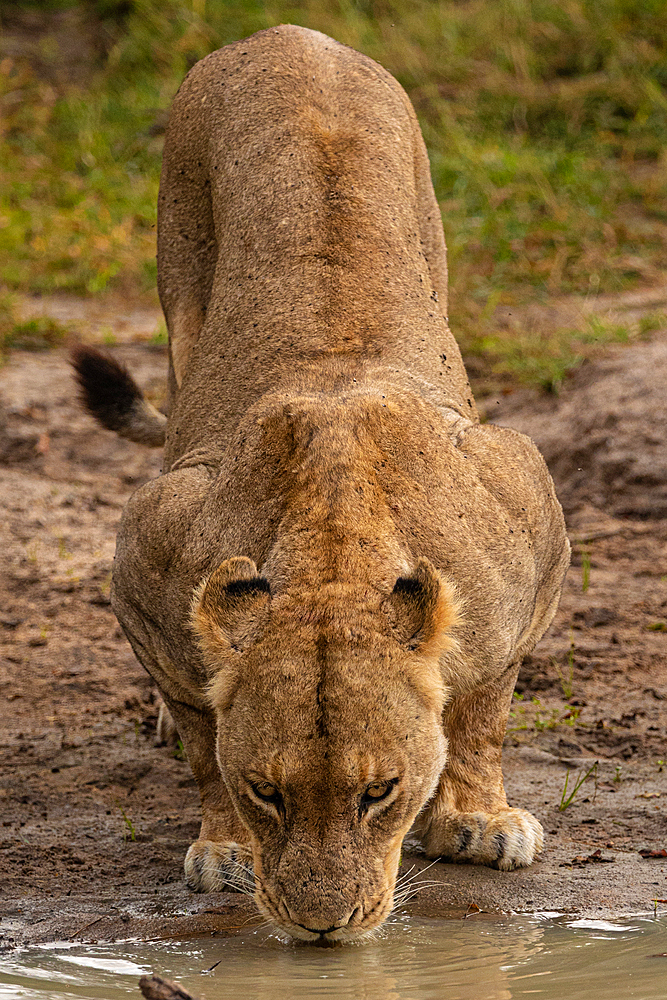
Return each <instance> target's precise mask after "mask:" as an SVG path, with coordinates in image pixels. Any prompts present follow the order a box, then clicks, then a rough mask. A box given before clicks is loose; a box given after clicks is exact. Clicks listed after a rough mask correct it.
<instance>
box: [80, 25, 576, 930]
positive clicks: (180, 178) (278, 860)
mask: <svg viewBox="0 0 667 1000" xmlns="http://www.w3.org/2000/svg"><path fill="white" fill-rule="evenodd" d="M158 261H159V293H160V299H161V302H162V305H163V308H164V312H165V316H166V319H167V326H168V329H169V355H170V364H169V396H170V399H169V418H168V422H167V423H166V435H165V430H164V423H165V418H163V417H161V416H160V414H158V413H157V412H156V411H155V410H153V409H152V408H151V407H150V406H149V405H148V404H147V403H146V402H145V401H144V400H143V397H142V396H141V394H140V392H139V390H138V389H137V387H136V385H135V384H134V383H133V381H132V380H131V378H130V377H129V375H128V374H127V372H125V371H123V370H122V369H120V368H119V367H118V366H115V365H114V364H113V363H109V362H108V361H105V360H104V359H103V358H102V356H100V355H96V354H95V353H94V352H91V351H86V350H85V349H82V350H81V351H80V352H79V353H78V356H77V359H76V363H77V366H78V369H79V377H80V379H81V381H82V384H83V388H84V394H85V395H86V397H87V401H88V405H89V407H90V408H91V409H92V411H93V412H94V413H96V415H98V416H99V417H100V419H102V420H103V422H105V423H106V425H107V426H109V427H112V428H113V429H115V430H118V431H120V432H121V433H123V434H125V435H126V436H127V437H129V438H131V439H133V440H136V441H143V442H148V443H151V444H156V445H157V444H160V443H162V441H163V440H164V442H165V454H164V473H163V475H162V476H160V478H159V479H157V480H155V481H153V482H150V483H148V484H147V485H146V486H144V487H142V488H141V489H140V490H138V491H137V492H136V493H135V495H134V496H133V497H132V499H131V500H130V502H129V504H128V505H127V508H126V510H125V513H124V516H123V520H122V524H121V528H120V533H119V536H118V545H117V553H116V560H115V565H114V574H113V606H114V610H115V612H116V614H117V616H118V619H119V621H120V622H121V624H122V626H123V629H124V630H125V633H126V635H127V636H128V638H129V640H130V642H131V643H132V646H133V648H134V650H135V652H136V654H137V656H138V658H139V659H140V661H141V662H142V663H143V665H144V666H145V667H146V669H147V670H148V671H149V672H150V674H151V675H152V676H153V677H154V678H155V680H156V682H157V684H158V685H159V687H160V690H161V692H162V694H163V696H164V699H165V702H166V704H167V705H168V707H169V709H170V711H171V713H172V715H173V717H174V719H175V721H176V724H177V727H178V731H179V733H180V735H181V738H182V740H183V744H184V746H185V748H186V750H187V756H188V760H189V761H190V765H191V767H192V770H193V773H194V775H195V778H196V779H197V783H198V785H199V789H200V793H201V806H202V826H201V833H200V836H199V839H198V840H197V841H195V843H194V844H192V846H191V847H190V849H189V851H188V853H187V857H186V860H185V870H186V874H187V880H188V883H189V885H190V886H191V887H192V888H194V889H197V890H200V891H210V890H217V889H222V888H223V887H225V886H226V885H227V884H229V882H230V881H232V882H233V880H234V874H235V871H236V870H237V865H238V864H239V863H240V864H241V865H245V866H246V867H247V868H248V869H249V866H250V865H251V864H252V868H253V871H254V885H255V896H256V900H257V904H258V906H259V908H260V909H261V910H262V911H263V912H264V913H265V914H266V915H268V916H269V917H270V918H271V919H272V920H273V921H274V923H275V924H277V925H278V927H280V928H282V930H283V931H285V932H287V933H288V934H290V935H293V936H294V937H297V938H302V939H304V940H306V941H316V940H318V939H323V940H327V941H331V940H343V939H349V938H353V937H356V936H359V935H361V934H364V933H366V932H368V931H370V930H371V929H372V928H375V927H377V926H378V925H379V924H381V923H382V921H383V920H384V919H385V918H386V917H387V915H388V913H389V912H390V910H391V908H392V904H393V890H394V884H395V877H396V871H397V866H398V863H399V856H400V852H401V844H402V842H403V838H404V837H405V835H406V834H407V833H408V831H409V830H411V829H412V830H413V832H414V833H415V834H416V835H417V836H418V837H419V838H421V842H422V844H423V846H424V849H425V851H426V854H427V856H428V857H431V858H437V857H443V858H446V859H448V860H449V861H461V862H470V863H474V864H485V865H491V866H495V867H497V868H502V869H511V868H515V867H519V866H522V865H528V864H530V862H531V861H532V860H533V858H534V857H535V854H536V853H537V852H538V851H539V850H540V848H541V847H542V829H541V826H540V824H539V822H538V821H537V820H536V819H535V818H534V817H533V816H531V815H530V813H528V812H525V811H524V810H522V809H515V808H510V807H509V806H508V804H507V800H506V798H505V792H504V789H503V779H502V772H501V746H502V742H503V736H504V733H505V726H506V721H507V715H508V710H509V705H510V701H511V698H512V692H513V690H514V684H515V680H516V676H517V671H518V668H519V663H520V661H521V658H522V656H523V655H524V654H525V653H527V652H529V651H530V650H531V649H532V648H533V647H534V645H535V643H536V642H537V640H538V639H539V638H540V636H541V635H542V634H543V632H544V631H545V629H546V628H547V626H548V625H549V623H550V621H551V619H552V617H553V614H554V611H555V609H556V604H557V601H558V597H559V592H560V589H561V584H562V580H563V576H564V573H565V570H566V567H567V564H568V544H567V540H566V536H565V530H564V525H563V517H562V513H561V509H560V507H559V504H558V502H557V500H556V497H555V494H554V489H553V485H552V482H551V479H550V477H549V474H548V472H547V469H546V467H545V465H544V462H543V461H542V459H541V457H540V455H539V454H538V452H537V450H536V448H535V447H534V445H533V444H532V443H531V441H530V440H529V439H528V438H526V437H524V436H522V435H521V434H517V433H515V432H513V431H511V430H503V429H501V428H499V427H494V426H489V425H485V426H482V425H480V423H479V418H478V415H477V411H476V408H475V404H474V402H473V399H472V395H471V392H470V387H469V385H468V380H467V378H466V374H465V371H464V368H463V364H462V361H461V356H460V353H459V349H458V347H457V345H456V343H455V341H454V339H453V337H452V335H451V333H450V331H449V329H448V325H447V268H446V262H445V244H444V237H443V232H442V226H441V219H440V214H439V210H438V206H437V203H436V200H435V196H434V193H433V188H432V186H431V180H430V175H429V166H428V159H427V155H426V150H425V148H424V143H423V141H422V138H421V134H420V131H419V127H418V124H417V120H416V117H415V114H414V111H413V109H412V107H411V105H410V102H409V100H408V98H407V96H406V94H405V93H404V91H403V90H402V89H401V87H400V86H399V84H398V83H397V82H396V81H395V80H394V79H393V78H392V77H391V76H390V75H389V73H387V72H385V70H384V69H382V67H380V66H379V65H377V63H375V62H373V61H372V60H371V59H368V58H366V57H365V56H363V55H360V54H359V53H357V52H354V51H353V50H351V49H349V48H345V47H344V46H342V45H339V44H338V43H336V42H335V41H332V40H331V39H330V38H327V37H326V36H325V35H322V34H320V33H318V32H314V31H308V30H306V29H304V28H298V27H291V26H289V25H285V26H282V27H279V28H275V29H271V30H268V31H263V32H260V33H258V34H256V35H254V36H253V37H252V38H249V39H246V40H245V41H242V42H237V43H235V44H233V45H229V46H227V47H226V48H223V49H221V50H219V51H217V52H213V53H212V54H211V55H209V56H207V57H206V58H205V59H203V60H202V61H201V62H199V63H197V65H196V66H195V67H194V68H193V69H192V70H191V71H190V73H189V74H188V76H187V77H186V79H185V81H184V83H183V85H182V86H181V89H180V91H179V93H178V95H177V97H176V99H175V101H174V105H173V109H172V112H171V118H170V122H169V127H168V131H167V137H166V145H165V152H164V166H163V170H162V180H161V186H160V198H159V227H158Z"/></svg>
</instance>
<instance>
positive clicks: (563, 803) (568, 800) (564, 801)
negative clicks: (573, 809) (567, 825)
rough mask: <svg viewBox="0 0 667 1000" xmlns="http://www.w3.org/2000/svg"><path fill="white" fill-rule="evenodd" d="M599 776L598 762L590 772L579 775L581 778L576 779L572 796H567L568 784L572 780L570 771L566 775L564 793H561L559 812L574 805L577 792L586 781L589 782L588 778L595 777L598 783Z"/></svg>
mask: <svg viewBox="0 0 667 1000" xmlns="http://www.w3.org/2000/svg"><path fill="white" fill-rule="evenodd" d="M597 775H598V762H597V761H596V762H595V763H594V764H593V765H592V767H589V769H588V771H582V772H581V773H580V774H579V776H578V777H577V778H576V780H575V782H574V784H573V785H572V786H571V787H570V794H569V795H568V794H567V793H568V784H569V780H570V771H569V770H568V771H567V772H566V774H565V784H564V785H563V791H562V792H561V796H560V804H559V806H558V811H559V812H565V810H566V809H567V808H568V807H569V806H570V805H572V803H573V801H574V799H575V796H576V794H577V792H578V791H579V789H580V788H581V786H582V785H583V783H584V782H585V781H587V780H588V778H590V777H594V778H595V781H596V782H597ZM596 787H597V785H596Z"/></svg>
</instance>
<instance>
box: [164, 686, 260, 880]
mask: <svg viewBox="0 0 667 1000" xmlns="http://www.w3.org/2000/svg"><path fill="white" fill-rule="evenodd" d="M167 703H168V706H169V710H170V712H171V714H172V716H173V717H174V722H175V724H176V727H177V729H178V733H179V736H180V738H181V740H182V741H183V747H184V748H185V752H186V754H187V757H188V762H189V764H190V767H191V768H192V773H193V775H194V778H195V781H196V782H197V785H198V787H199V795H200V798H201V811H202V823H201V829H200V831H199V837H198V838H197V840H195V842H194V843H193V844H191V845H190V847H189V849H188V852H187V854H186V856H185V878H186V881H187V884H188V887H189V888H190V889H193V890H194V891H195V892H223V891H227V892H230V891H231V892H247V891H251V890H252V887H253V885H254V879H253V872H252V851H251V850H250V847H249V845H248V833H247V831H246V829H245V827H244V826H243V824H242V823H241V821H240V819H239V817H238V814H237V812H236V809H235V808H234V805H233V803H232V800H231V798H230V797H229V792H228V791H227V789H226V787H225V783H224V781H223V780H222V775H221V774H220V768H219V767H218V762H217V758H216V748H215V744H216V730H215V719H214V718H213V715H212V713H209V712H202V711H199V710H198V709H195V708H192V707H191V706H189V705H185V704H183V703H182V702H174V701H171V700H168V701H167Z"/></svg>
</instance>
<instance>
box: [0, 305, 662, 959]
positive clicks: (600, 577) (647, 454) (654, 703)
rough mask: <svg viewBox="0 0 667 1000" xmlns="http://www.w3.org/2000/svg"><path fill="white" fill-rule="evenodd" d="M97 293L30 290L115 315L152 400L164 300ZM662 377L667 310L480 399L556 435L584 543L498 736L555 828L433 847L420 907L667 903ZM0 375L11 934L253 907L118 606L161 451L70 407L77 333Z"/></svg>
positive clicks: (159, 929) (5, 862) (2, 867)
mask: <svg viewBox="0 0 667 1000" xmlns="http://www.w3.org/2000/svg"><path fill="white" fill-rule="evenodd" d="M95 308H96V309H97V312H95V309H93V310H91V308H90V306H89V305H86V304H85V303H83V304H82V303H76V302H74V301H72V300H69V301H68V300H62V301H60V302H50V303H49V302H46V303H44V302H42V303H40V302H38V301H37V302H33V303H32V304H31V305H30V308H29V311H31V313H32V314H33V315H34V314H36V313H38V312H40V311H44V312H48V314H50V315H58V312H57V311H58V310H60V318H61V319H65V320H67V319H68V316H69V317H70V318H71V317H72V316H74V317H76V315H80V322H79V324H78V326H79V330H81V331H82V332H83V335H84V336H85V337H86V339H88V340H91V341H98V342H99V341H100V339H106V340H107V341H108V340H110V339H111V337H110V336H109V330H110V329H111V331H112V333H113V334H114V339H115V340H116V341H117V346H114V347H112V348H110V350H111V351H112V353H114V354H115V355H116V356H118V357H120V358H121V359H122V360H123V361H125V362H127V363H128V365H129V366H130V367H131V369H132V371H133V372H134V373H135V375H136V377H137V379H138V381H139V382H140V383H141V384H142V385H143V386H144V387H147V389H148V391H149V393H150V394H151V397H152V398H153V400H154V401H157V402H158V403H159V402H160V399H161V396H162V393H163V391H164V390H163V387H164V379H165V371H166V355H165V349H164V348H163V347H159V346H155V345H153V344H151V342H150V336H151V333H152V331H153V330H154V329H155V327H156V326H157V324H158V320H159V317H158V316H157V314H156V313H154V312H153V311H151V310H143V311H142V310H138V311H137V310H134V311H132V310H129V309H126V311H125V312H124V311H123V309H122V308H120V309H116V310H115V311H113V314H112V315H107V314H105V313H104V309H103V308H102V307H95ZM107 308H108V307H107ZM68 310H69V313H68ZM77 310H78V313H77ZM91 317H92V319H91ZM666 383H667V331H663V332H661V333H658V334H657V335H656V336H655V337H654V339H653V341H652V342H651V343H648V344H642V345H640V346H635V347H632V348H626V349H623V350H621V349H618V350H617V351H616V352H615V353H614V354H611V355H609V356H608V357H607V358H605V359H604V360H603V361H600V362H596V363H594V364H590V365H588V366H587V367H585V368H583V369H582V370H581V371H580V372H579V373H578V374H577V376H576V377H575V378H573V379H572V380H571V381H570V382H569V383H568V384H567V385H566V387H565V388H564V390H563V391H562V393H561V395H560V396H559V397H543V396H538V395H536V394H531V393H529V392H525V393H524V392H516V393H513V394H510V395H507V396H502V397H499V398H498V399H487V400H484V401H482V403H483V406H482V408H483V410H484V412H485V413H486V414H487V416H488V418H489V419H493V420H496V421H498V422H501V423H504V424H507V425H512V426H515V427H517V428H519V429H521V430H525V431H527V432H528V433H530V434H531V435H532V436H533V437H534V438H535V439H536V440H537V442H538V444H540V446H541V447H542V448H543V450H544V453H545V455H546V457H547V459H548V461H549V463H550V466H551V468H552V471H553V473H554V476H555V478H556V482H557V486H558V489H559V493H560V496H561V498H562V501H563V504H564V507H565V510H566V514H567V518H568V526H569V531H570V535H571V540H572V543H573V561H572V567H571V569H570V571H569V574H568V578H567V582H566V586H565V592H564V595H563V600H562V603H561V607H560V610H559V612H558V615H557V617H556V620H555V623H554V625H553V626H552V628H551V629H550V631H549V633H548V634H547V636H546V637H545V638H544V639H543V641H542V642H541V643H540V644H539V646H538V648H537V650H536V651H535V653H534V655H533V656H532V657H530V658H529V659H528V661H527V662H526V663H525V665H524V666H523V668H522V671H521V675H520V678H519V683H518V685H517V697H516V703H515V706H514V713H513V718H511V719H510V725H509V729H508V734H507V748H506V758H505V759H506V784H507V790H508V797H509V799H510V802H511V803H512V804H516V805H521V806H523V807H525V808H528V809H530V810H531V811H533V812H534V813H535V814H536V815H537V816H538V817H539V819H540V820H541V821H542V823H543V824H544V827H545V831H546V847H545V851H544V854H543V855H542V858H541V859H540V860H539V861H538V862H537V863H536V864H534V865H533V866H532V867H531V868H530V869H528V870H525V871H520V872H513V873H502V872H496V871H492V870H489V869H479V868H469V867H466V866H452V865H443V864H439V863H438V864H436V865H434V866H432V867H431V868H430V871H429V873H428V878H429V879H431V878H433V879H435V880H436V881H437V882H438V883H439V884H438V885H435V886H431V887H429V888H425V889H424V890H423V891H422V892H420V893H419V895H418V896H417V897H416V899H415V900H414V901H413V902H412V903H410V904H408V905H409V907H410V908H411V910H412V911H413V912H422V913H429V914H431V915H433V914H436V913H440V914H442V915H456V916H462V915H463V914H464V913H465V912H466V910H467V909H468V908H469V907H470V905H471V904H475V906H478V907H480V908H481V909H482V910H485V911H495V910H503V911H509V910H518V911H529V912H530V911H544V910H558V911H560V912H574V913H579V914H582V915H587V916H600V917H609V916H613V915H619V914H621V913H628V912H638V911H651V912H652V911H653V909H654V908H655V907H657V910H658V912H665V911H666V910H667V904H666V902H665V901H666V900H667V853H666V854H665V856H662V857H661V856H660V855H659V852H660V851H663V850H665V849H667V824H666V822H665V803H666V802H667V763H665V764H663V761H667V733H666V723H667V712H666V708H667V648H666V647H667V449H666V448H665V445H666V443H667V442H666V440H665V438H666V437H667V421H666V420H665V416H667V414H665V409H666V408H667V396H666V395H665V391H664V386H665V384H666ZM0 393H1V396H2V403H3V406H2V409H1V410H0V505H1V506H2V510H3V513H2V517H1V518H0V532H1V539H2V541H1V544H2V549H1V551H0V562H1V565H2V575H1V577H0V643H1V647H2V648H1V650H0V656H1V659H0V685H1V701H0V745H1V748H2V765H1V770H0V821H1V822H2V828H1V829H0V872H1V873H2V877H1V879H0V915H1V917H2V921H1V923H0V948H1V947H12V946H13V945H15V944H17V943H21V942H27V941H46V940H53V939H54V938H60V939H63V938H74V939H76V940H77V941H84V940H98V939H103V938H104V939H114V938H115V939H118V938H126V937H137V936H145V937H152V938H160V937H164V938H170V937H184V936H189V935H193V934H228V933H231V932H232V930H233V929H234V928H238V927H241V926H247V925H250V924H252V923H253V922H255V921H256V920H258V918H257V916H256V914H255V910H254V906H253V904H252V901H251V900H249V899H248V898H247V897H245V896H240V895H236V894H224V893H222V894H215V895H210V896H196V895H193V894H192V893H190V892H189V891H188V890H187V888H186V887H185V885H184V882H183V874H182V864H183V858H184V855H185V851H186V849H187V846H188V844H189V843H190V842H191V841H192V840H193V839H195V837H196V835H197V830H198V796H197V790H196V788H195V785H194V781H193V779H192V777H191V775H190V772H189V769H188V765H187V762H186V761H184V760H182V759H180V757H181V754H180V753H179V750H178V748H176V749H174V748H173V747H165V746H162V747H158V746H156V745H155V724H156V715H157V711H156V692H155V689H154V687H153V685H152V683H151V681H150V679H149V678H148V676H147V675H146V674H145V673H144V672H143V670H142V668H141V667H140V666H139V665H138V663H137V662H136V661H135V659H134V656H133V654H132V652H131V650H130V647H129V645H128V644H127V642H126V640H125V638H124V637H123V635H122V633H121V630H120V628H119V627H118V625H117V623H116V621H115V619H114V616H113V614H112V612H111V608H110V606H109V583H110V573H111V562H112V558H113V551H114V537H115V531H116V526H117V523H118V519H119V517H120V512H121V510H122V507H123V505H124V503H125V502H126V500H127V499H128V497H129V496H130V494H131V493H132V492H133V491H134V490H135V489H136V488H137V487H138V486H139V485H140V484H141V483H143V482H145V481H146V480H147V479H148V478H150V477H153V476H156V475H158V473H159V470H160V454H159V452H157V451H149V450H145V449H142V448H140V447H138V446H136V445H133V444H130V443H127V442H123V441H121V440H119V439H117V438H116V437H114V435H112V434H110V433H107V432H105V431H103V430H100V429H98V428H97V427H96V426H95V425H94V424H93V422H92V420H90V419H89V418H88V417H87V416H86V415H85V414H84V413H82V412H81V410H80V409H79V407H78V406H77V403H76V398H75V391H74V387H73V385H72V381H71V378H70V375H69V370H68V366H67V361H66V353H65V351H64V350H63V351H60V350H58V351H52V352H49V353H45V354H29V353H26V352H18V351H17V352H15V353H14V354H13V355H12V356H11V358H10V360H9V363H8V364H7V365H6V366H5V367H4V368H3V369H2V370H0ZM596 762H597V765H596ZM586 772H590V774H589V777H588V779H587V780H586V781H585V783H584V784H583V785H582V786H581V787H580V788H579V789H578V791H577V792H576V795H575V797H574V799H573V800H572V802H571V803H570V804H569V805H568V806H567V808H565V809H564V810H562V811H561V810H559V805H560V804H561V802H562V800H563V799H564V798H565V799H566V798H567V795H569V794H570V792H571V791H572V788H573V785H574V783H575V781H576V779H577V778H581V777H583V776H584V774H586ZM566 776H568V791H567V794H566V795H565V796H564V795H563V789H564V785H565V781H566ZM641 851H644V852H646V851H655V852H658V856H655V857H652V858H651V857H648V858H644V857H642V855H641V854H640V852H641ZM412 865H415V875H416V876H417V875H418V872H419V870H420V869H422V868H424V867H425V866H426V862H425V860H424V859H423V858H420V857H419V855H414V854H411V853H409V852H408V853H407V854H406V858H405V863H404V869H405V870H407V869H408V868H410V867H411V866H412ZM654 900H657V901H658V902H655V903H654ZM473 908H474V907H473Z"/></svg>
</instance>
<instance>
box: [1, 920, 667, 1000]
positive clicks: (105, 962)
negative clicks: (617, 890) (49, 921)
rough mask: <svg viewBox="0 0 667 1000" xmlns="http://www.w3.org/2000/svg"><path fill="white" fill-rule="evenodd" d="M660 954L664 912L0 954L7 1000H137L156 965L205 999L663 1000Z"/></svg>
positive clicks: (666, 972) (664, 970) (400, 923)
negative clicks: (303, 939) (322, 938)
mask: <svg viewBox="0 0 667 1000" xmlns="http://www.w3.org/2000/svg"><path fill="white" fill-rule="evenodd" d="M661 952H667V922H665V921H661V920H647V919H641V918H638V919H633V920H625V921H623V922H618V923H614V924H611V923H605V922H600V921H598V922H596V921H584V920H580V921H572V920H569V921H568V920H567V919H566V918H562V917H556V916H555V915H554V916H549V915H545V916H544V917H542V918H541V919H536V918H531V919H519V918H513V919H506V920H488V919H484V918H481V919H480V917H479V916H477V917H475V918H472V919H469V920H466V921H465V922H462V921H443V920H440V921H436V920H432V921H424V920H419V921H417V920H416V919H414V918H411V917H404V918H398V919H396V920H395V921H394V923H392V924H390V925H389V926H385V928H384V929H383V931H382V932H381V934H380V935H379V936H378V937H377V938H375V939H374V940H371V941H366V942H363V943H360V944H357V945H348V946H345V947H337V948H330V949H321V948H313V947H310V946H303V945H294V944H285V943H284V942H283V941H281V940H279V939H278V938H276V937H275V936H273V935H272V934H271V933H270V932H269V931H267V930H264V931H254V932H246V933H243V934H240V935H238V936H236V937H232V938H225V939H222V938H217V939H208V940H206V941H201V940H197V941H196V942H183V943H172V944H164V943H161V944H159V945H151V944H146V943H140V942H129V943H124V944H106V945H105V944H98V945H85V946H84V945H71V944H53V945H46V946H41V947H37V948H31V949H27V950H25V951H23V952H19V953H14V954H13V955H9V956H5V957H4V958H2V959H0V1000H8V998H11V1000H14V998H17V1000H18V998H26V1000H70V998H72V1000H73V998H90V1000H92V998H100V1000H102V998H103V1000H120V998H123V997H127V996H128V995H134V996H135V997H139V992H138V990H137V980H138V978H139V976H141V975H142V974H144V973H147V972H153V971H154V972H158V973H159V974H160V975H162V976H164V977H166V978H170V979H175V980H177V981H178V982H179V983H180V984H181V985H182V986H184V987H185V988H186V989H188V990H191V991H192V993H193V994H195V996H197V997H200V998H201V1000H231V998H232V997H233V998H235V1000H238V998H241V1000H329V998H331V1000H514V998H517V997H528V996H530V997H535V998H539V1000H629V998H633V1000H634V998H636V1000H665V997H667V957H665V956H661V955H659V954H658V953H661ZM216 962H217V963H219V964H218V965H217V966H216V968H215V969H213V970H212V971H210V972H204V970H206V969H209V968H210V967H211V966H212V965H213V964H214V963H216Z"/></svg>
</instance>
